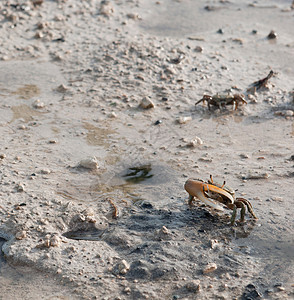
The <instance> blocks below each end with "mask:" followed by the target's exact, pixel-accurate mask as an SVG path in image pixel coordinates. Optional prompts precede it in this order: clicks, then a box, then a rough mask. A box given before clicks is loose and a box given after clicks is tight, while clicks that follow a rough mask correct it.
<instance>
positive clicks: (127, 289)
mask: <svg viewBox="0 0 294 300" xmlns="http://www.w3.org/2000/svg"><path fill="white" fill-rule="evenodd" d="M123 292H124V293H125V294H130V293H131V289H130V288H129V287H128V286H127V287H125V289H124V290H123Z"/></svg>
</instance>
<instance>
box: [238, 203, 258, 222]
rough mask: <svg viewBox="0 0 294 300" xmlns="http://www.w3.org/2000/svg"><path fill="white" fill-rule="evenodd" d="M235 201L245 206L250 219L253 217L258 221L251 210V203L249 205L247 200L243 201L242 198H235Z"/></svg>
mask: <svg viewBox="0 0 294 300" xmlns="http://www.w3.org/2000/svg"><path fill="white" fill-rule="evenodd" d="M236 201H238V202H241V203H244V204H245V205H246V206H247V208H248V211H249V212H250V214H251V215H252V217H253V218H254V219H258V218H257V217H256V215H255V214H254V212H253V208H252V205H251V203H250V202H249V201H248V200H246V199H244V198H237V199H236Z"/></svg>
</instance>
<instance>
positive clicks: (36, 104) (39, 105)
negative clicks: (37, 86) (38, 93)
mask: <svg viewBox="0 0 294 300" xmlns="http://www.w3.org/2000/svg"><path fill="white" fill-rule="evenodd" d="M33 107H34V108H37V109H40V108H44V107H45V104H44V103H43V102H41V101H40V100H39V99H37V100H36V101H35V102H34V103H33Z"/></svg>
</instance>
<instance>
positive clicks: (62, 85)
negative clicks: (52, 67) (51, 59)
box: [56, 84, 68, 93]
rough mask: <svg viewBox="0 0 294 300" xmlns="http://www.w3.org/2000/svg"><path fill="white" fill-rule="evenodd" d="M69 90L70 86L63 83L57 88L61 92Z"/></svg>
mask: <svg viewBox="0 0 294 300" xmlns="http://www.w3.org/2000/svg"><path fill="white" fill-rule="evenodd" d="M67 90H68V87H66V86H65V85H64V84H61V85H60V86H58V87H57V88H56V91H57V92H59V93H65V92H66V91H67Z"/></svg>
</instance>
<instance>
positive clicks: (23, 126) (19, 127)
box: [17, 124, 27, 130]
mask: <svg viewBox="0 0 294 300" xmlns="http://www.w3.org/2000/svg"><path fill="white" fill-rule="evenodd" d="M17 128H18V129H20V130H25V129H27V127H26V126H25V125H23V124H22V125H19V126H18V127H17Z"/></svg>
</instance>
